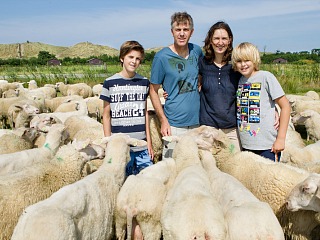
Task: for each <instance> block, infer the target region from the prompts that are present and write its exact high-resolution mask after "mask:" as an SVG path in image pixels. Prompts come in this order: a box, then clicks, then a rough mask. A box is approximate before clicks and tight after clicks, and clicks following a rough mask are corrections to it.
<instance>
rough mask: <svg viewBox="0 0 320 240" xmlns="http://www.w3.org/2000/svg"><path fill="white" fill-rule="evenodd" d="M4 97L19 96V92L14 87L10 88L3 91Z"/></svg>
mask: <svg viewBox="0 0 320 240" xmlns="http://www.w3.org/2000/svg"><path fill="white" fill-rule="evenodd" d="M2 97H3V98H11V97H17V93H16V91H15V90H14V89H8V90H7V91H4V92H3V93H2Z"/></svg>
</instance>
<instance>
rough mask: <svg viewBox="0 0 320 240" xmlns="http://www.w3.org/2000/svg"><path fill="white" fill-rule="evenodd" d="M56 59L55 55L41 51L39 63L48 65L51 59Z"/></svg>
mask: <svg viewBox="0 0 320 240" xmlns="http://www.w3.org/2000/svg"><path fill="white" fill-rule="evenodd" d="M53 58H56V56H55V55H54V54H50V53H49V52H47V51H40V52H39V53H38V63H39V64H41V65H46V64H47V62H48V61H49V60H50V59H53Z"/></svg>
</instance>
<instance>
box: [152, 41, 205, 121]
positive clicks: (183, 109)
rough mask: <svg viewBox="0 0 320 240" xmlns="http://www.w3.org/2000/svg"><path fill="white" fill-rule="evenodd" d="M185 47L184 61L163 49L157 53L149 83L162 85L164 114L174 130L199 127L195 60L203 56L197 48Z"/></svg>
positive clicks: (166, 48)
mask: <svg viewBox="0 0 320 240" xmlns="http://www.w3.org/2000/svg"><path fill="white" fill-rule="evenodd" d="M188 47H189V56H188V57H187V58H182V57H181V56H179V55H177V54H176V53H174V52H173V51H172V50H171V49H170V48H169V47H165V48H163V49H162V50H160V51H159V52H157V54H156V55H155V57H154V59H153V62H152V69H151V79H150V81H151V83H153V84H161V85H162V87H163V89H164V90H165V91H166V92H167V93H168V98H167V99H166V102H165V105H164V113H165V115H166V117H167V119H168V121H169V124H170V125H171V126H174V127H186V126H192V125H197V124H199V112H200V94H199V91H198V74H199V67H198V60H199V56H202V54H203V53H202V51H201V48H200V47H199V46H198V45H195V44H192V43H189V44H188Z"/></svg>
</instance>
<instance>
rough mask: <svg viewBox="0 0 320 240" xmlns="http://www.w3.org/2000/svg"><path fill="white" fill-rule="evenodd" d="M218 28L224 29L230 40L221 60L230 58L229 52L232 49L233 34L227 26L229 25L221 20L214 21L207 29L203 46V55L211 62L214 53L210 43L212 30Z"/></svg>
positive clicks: (225, 60) (224, 60)
mask: <svg viewBox="0 0 320 240" xmlns="http://www.w3.org/2000/svg"><path fill="white" fill-rule="evenodd" d="M218 29H224V30H226V31H227V33H228V36H229V40H230V42H229V45H228V48H227V50H226V51H225V53H224V55H223V59H222V61H223V62H229V61H230V60H231V53H232V49H233V46H232V43H233V34H232V31H231V28H230V27H229V25H228V24H227V23H225V22H223V21H219V22H216V23H215V24H213V25H212V26H211V28H210V29H209V31H208V33H207V36H206V38H205V40H204V47H203V49H204V56H205V58H206V59H207V61H209V62H211V63H213V61H214V58H215V53H214V50H213V47H212V45H211V44H212V36H213V34H214V32H215V31H216V30H218Z"/></svg>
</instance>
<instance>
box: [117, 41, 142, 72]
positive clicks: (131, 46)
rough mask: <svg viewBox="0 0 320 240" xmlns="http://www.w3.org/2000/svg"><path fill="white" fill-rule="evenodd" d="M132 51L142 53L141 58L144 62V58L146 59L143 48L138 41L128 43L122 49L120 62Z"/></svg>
mask: <svg viewBox="0 0 320 240" xmlns="http://www.w3.org/2000/svg"><path fill="white" fill-rule="evenodd" d="M132 50H135V51H138V52H140V53H141V56H142V59H141V61H142V60H143V58H144V48H143V46H142V45H141V44H140V43H138V42H137V41H126V42H124V43H123V44H122V45H121V47H120V55H119V60H120V62H121V59H124V57H125V56H126V55H127V54H128V53H129V52H131V51H132ZM122 65H123V63H122V62H121V66H122Z"/></svg>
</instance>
